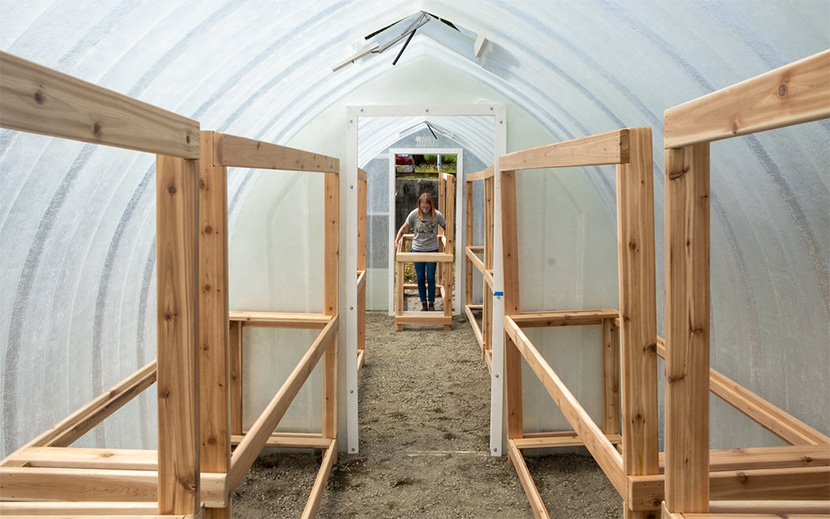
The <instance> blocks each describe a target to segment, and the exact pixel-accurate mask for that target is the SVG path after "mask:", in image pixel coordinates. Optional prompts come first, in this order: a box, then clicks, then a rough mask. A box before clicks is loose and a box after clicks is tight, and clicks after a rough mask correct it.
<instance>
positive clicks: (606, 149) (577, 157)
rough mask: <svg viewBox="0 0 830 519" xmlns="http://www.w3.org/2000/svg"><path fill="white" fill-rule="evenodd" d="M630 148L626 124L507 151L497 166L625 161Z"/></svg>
mask: <svg viewBox="0 0 830 519" xmlns="http://www.w3.org/2000/svg"><path fill="white" fill-rule="evenodd" d="M630 151H631V148H630V132H629V130H628V129H627V128H626V129H622V130H615V131H613V132H608V133H602V134H599V135H592V136H590V137H584V138H582V139H574V140H571V141H564V142H557V143H554V144H548V145H545V146H540V147H538V148H530V149H527V150H522V151H516V152H513V153H508V154H507V155H502V156H501V157H500V158H499V169H500V170H501V171H519V170H522V169H533V168H561V167H568V166H598V165H602V164H628V162H629V160H630V157H629V154H630Z"/></svg>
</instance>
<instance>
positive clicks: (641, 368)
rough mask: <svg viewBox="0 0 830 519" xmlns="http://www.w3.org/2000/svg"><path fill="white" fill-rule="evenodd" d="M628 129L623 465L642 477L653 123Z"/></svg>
mask: <svg viewBox="0 0 830 519" xmlns="http://www.w3.org/2000/svg"><path fill="white" fill-rule="evenodd" d="M627 134H628V139H629V152H630V153H629V162H628V163H627V164H620V165H618V166H617V228H618V229H617V244H618V255H619V280H620V281H619V282H620V350H621V354H620V358H621V364H622V416H623V425H622V427H623V431H622V436H623V468H624V470H625V473H626V474H628V475H638V476H639V475H646V474H657V473H658V452H659V449H658V416H657V323H656V318H657V303H656V297H657V296H656V293H655V292H656V287H655V267H654V181H653V170H652V160H653V159H652V146H651V128H631V129H629V130H628V131H627ZM624 137H625V134H623V138H624ZM633 516H636V517H643V515H640V514H634V515H630V514H627V517H633Z"/></svg>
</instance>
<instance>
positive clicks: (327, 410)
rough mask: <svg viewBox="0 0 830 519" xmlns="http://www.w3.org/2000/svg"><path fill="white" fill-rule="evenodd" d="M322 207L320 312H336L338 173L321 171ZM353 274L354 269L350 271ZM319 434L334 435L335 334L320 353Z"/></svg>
mask: <svg viewBox="0 0 830 519" xmlns="http://www.w3.org/2000/svg"><path fill="white" fill-rule="evenodd" d="M324 203H325V206H324V207H325V208H324V215H325V216H324V219H323V223H324V227H325V229H324V235H325V245H324V250H323V257H324V260H323V261H324V269H323V270H324V274H323V276H324V277H323V283H324V292H323V313H324V314H326V315H331V316H334V317H335V318H336V317H337V315H338V311H337V299H338V272H339V268H340V227H339V221H340V177H339V176H338V175H337V174H335V173H326V175H325V201H324ZM352 275H354V273H352ZM323 399H324V403H323V437H324V438H336V437H337V338H336V337H335V338H334V339H333V340H332V344H331V345H330V346H329V347H328V349H326V353H325V354H324V356H323Z"/></svg>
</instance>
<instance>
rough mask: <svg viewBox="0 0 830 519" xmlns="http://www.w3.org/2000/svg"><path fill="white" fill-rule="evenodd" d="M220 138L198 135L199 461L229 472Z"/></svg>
mask: <svg viewBox="0 0 830 519" xmlns="http://www.w3.org/2000/svg"><path fill="white" fill-rule="evenodd" d="M218 137H219V135H218V134H217V133H216V132H202V133H201V142H200V149H201V152H202V158H201V160H200V161H199V279H200V282H199V296H200V299H199V431H200V434H201V438H200V442H199V445H200V451H199V462H200V465H201V471H202V472H218V473H227V472H228V469H229V468H230V460H231V431H230V387H231V382H230V343H229V339H228V333H229V332H228V312H229V304H228V285H229V283H228V172H227V169H226V168H224V167H221V166H214V165H213V161H212V160H211V158H212V157H213V150H214V147H215V144H216V141H217V140H218Z"/></svg>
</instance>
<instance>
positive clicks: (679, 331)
mask: <svg viewBox="0 0 830 519" xmlns="http://www.w3.org/2000/svg"><path fill="white" fill-rule="evenodd" d="M665 232H666V253H665V258H666V382H667V384H666V418H665V447H666V478H667V484H666V494H665V496H666V501H667V502H668V507H669V510H672V511H677V512H684V513H687V512H700V513H705V512H707V511H708V507H709V283H710V275H709V144H708V143H706V144H697V145H694V146H690V147H687V148H682V149H670V150H666V231H665Z"/></svg>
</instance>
